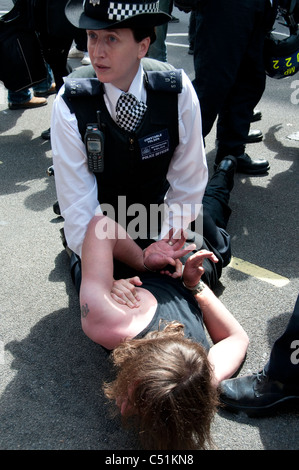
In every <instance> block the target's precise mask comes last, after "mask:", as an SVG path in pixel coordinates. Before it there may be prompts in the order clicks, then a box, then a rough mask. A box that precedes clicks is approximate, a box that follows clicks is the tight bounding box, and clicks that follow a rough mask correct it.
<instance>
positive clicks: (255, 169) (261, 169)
mask: <svg viewBox="0 0 299 470" xmlns="http://www.w3.org/2000/svg"><path fill="white" fill-rule="evenodd" d="M225 158H226V157H225ZM234 158H236V159H237V169H236V171H237V173H244V174H245V175H261V174H263V173H266V172H267V171H268V170H269V169H270V165H269V162H268V161H267V160H252V159H251V158H250V156H249V155H247V153H243V155H240V156H239V157H234ZM220 161H221V160H220V159H219V157H216V159H215V164H214V169H215V170H216V169H217V167H218V165H219V163H220Z"/></svg>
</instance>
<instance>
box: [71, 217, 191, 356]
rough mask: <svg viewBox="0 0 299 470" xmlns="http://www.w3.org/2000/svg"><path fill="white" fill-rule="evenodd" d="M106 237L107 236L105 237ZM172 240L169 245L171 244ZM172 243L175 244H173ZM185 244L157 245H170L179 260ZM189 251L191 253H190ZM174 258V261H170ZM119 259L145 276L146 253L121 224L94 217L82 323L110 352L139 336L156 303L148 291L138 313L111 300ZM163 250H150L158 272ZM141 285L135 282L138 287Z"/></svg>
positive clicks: (85, 255)
mask: <svg viewBox="0 0 299 470" xmlns="http://www.w3.org/2000/svg"><path fill="white" fill-rule="evenodd" d="M104 235H105V236H104ZM167 240H168V242H167ZM169 241H171V244H169ZM182 243H184V241H183V240H182V241H181V242H179V241H174V240H173V241H172V237H171V236H169V237H168V238H167V239H166V240H161V241H159V242H155V243H153V244H152V245H153V246H154V247H156V248H158V247H161V244H162V245H163V246H165V245H167V252H168V255H166V256H165V258H164V263H165V264H167V263H168V261H169V259H170V260H171V259H172V258H173V257H176V256H177V257H178V256H180V255H181V252H183V253H184V252H186V250H184V249H183V250H181V249H180V246H181V244H182ZM188 250H189V248H188V249H187V251H188ZM169 254H172V258H169ZM114 258H115V259H117V260H119V261H121V262H123V263H125V264H127V265H128V266H131V267H132V268H134V269H136V271H139V272H142V271H143V272H144V271H146V270H147V268H145V266H144V253H143V251H142V250H141V248H140V247H139V246H138V245H137V244H136V243H135V241H134V240H132V239H131V238H130V236H129V235H128V234H127V232H126V231H125V230H124V229H123V227H121V226H120V225H119V224H117V223H116V222H114V221H113V220H111V219H109V218H108V217H106V216H102V215H99V216H94V217H93V218H92V220H91V221H90V223H89V225H88V228H87V232H86V236H85V238H84V242H83V247H82V258H81V262H82V282H81V287H80V305H81V312H82V315H81V319H82V320H81V322H82V328H83V331H84V332H85V333H86V335H87V336H88V337H89V338H91V339H92V340H93V341H95V342H97V343H99V344H102V345H103V346H105V347H106V348H108V349H112V348H114V347H115V346H116V345H118V344H119V342H120V341H121V340H122V339H124V338H125V337H131V336H132V337H133V336H135V335H136V334H137V333H139V332H140V331H141V330H142V329H143V328H144V327H145V325H146V324H148V323H149V321H150V320H151V319H152V312H153V310H152V308H153V305H152V304H151V301H153V299H152V296H151V294H149V293H148V292H147V290H146V289H141V290H139V295H140V306H139V308H138V310H137V311H136V313H135V309H132V308H130V306H128V305H127V304H126V305H120V304H119V303H117V302H116V301H115V300H114V298H113V296H111V291H112V286H113V282H114V279H113V259H114ZM161 259H163V255H162V253H161V250H155V249H154V248H152V249H150V253H149V254H148V256H147V257H146V261H148V262H149V265H150V266H151V267H152V268H153V269H154V268H156V267H158V266H161ZM137 284H138V282H136V281H135V284H134V285H135V286H136V285H137Z"/></svg>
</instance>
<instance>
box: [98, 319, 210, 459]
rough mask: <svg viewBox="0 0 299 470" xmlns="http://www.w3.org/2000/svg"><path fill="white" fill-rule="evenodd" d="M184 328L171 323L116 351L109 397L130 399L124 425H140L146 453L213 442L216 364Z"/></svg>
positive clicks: (105, 390) (194, 447) (106, 390)
mask: <svg viewBox="0 0 299 470" xmlns="http://www.w3.org/2000/svg"><path fill="white" fill-rule="evenodd" d="M183 330H184V326H183V325H182V324H180V323H178V322H171V323H169V324H168V325H167V326H166V327H165V328H164V330H163V331H155V332H152V333H149V334H148V335H147V336H146V337H144V338H142V339H134V340H128V341H124V342H123V343H122V344H121V345H120V346H118V347H117V348H116V349H115V350H114V352H113V353H112V359H113V362H114V365H115V366H116V367H117V369H118V373H117V377H116V379H115V380H114V381H113V382H111V383H106V384H104V392H105V395H106V397H107V398H109V399H110V400H113V401H114V402H116V401H117V402H118V403H119V400H120V401H123V400H125V399H127V400H128V402H129V404H130V407H127V408H126V410H125V412H124V413H123V416H122V418H123V422H124V424H125V425H127V424H129V423H130V422H131V421H132V422H134V424H135V426H136V425H137V426H138V429H139V436H140V439H141V442H142V445H143V447H144V448H147V449H151V450H192V449H194V450H195V449H199V448H201V449H204V448H206V447H207V444H209V445H211V443H212V441H211V436H210V427H211V422H212V419H213V417H214V414H215V412H216V409H217V405H218V394H217V391H216V389H215V388H214V387H213V386H212V383H211V382H212V380H211V379H212V370H211V366H210V363H209V361H208V358H207V352H206V350H205V349H204V348H203V347H202V346H201V345H200V344H198V343H195V342H193V341H191V340H189V339H187V338H185V337H184V331H183ZM132 415H133V416H132ZM132 418H133V420H132Z"/></svg>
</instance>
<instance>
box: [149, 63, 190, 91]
mask: <svg viewBox="0 0 299 470" xmlns="http://www.w3.org/2000/svg"><path fill="white" fill-rule="evenodd" d="M145 85H146V87H147V88H149V89H152V90H157V91H168V92H172V93H181V91H182V70H181V69H175V70H163V71H160V70H159V71H154V70H151V71H147V72H146V73H145Z"/></svg>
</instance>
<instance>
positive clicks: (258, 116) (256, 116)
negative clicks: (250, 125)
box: [251, 109, 262, 122]
mask: <svg viewBox="0 0 299 470" xmlns="http://www.w3.org/2000/svg"><path fill="white" fill-rule="evenodd" d="M261 119H262V112H261V111H260V110H259V109H255V110H254V111H253V113H252V118H251V122H256V121H260V120H261Z"/></svg>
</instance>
